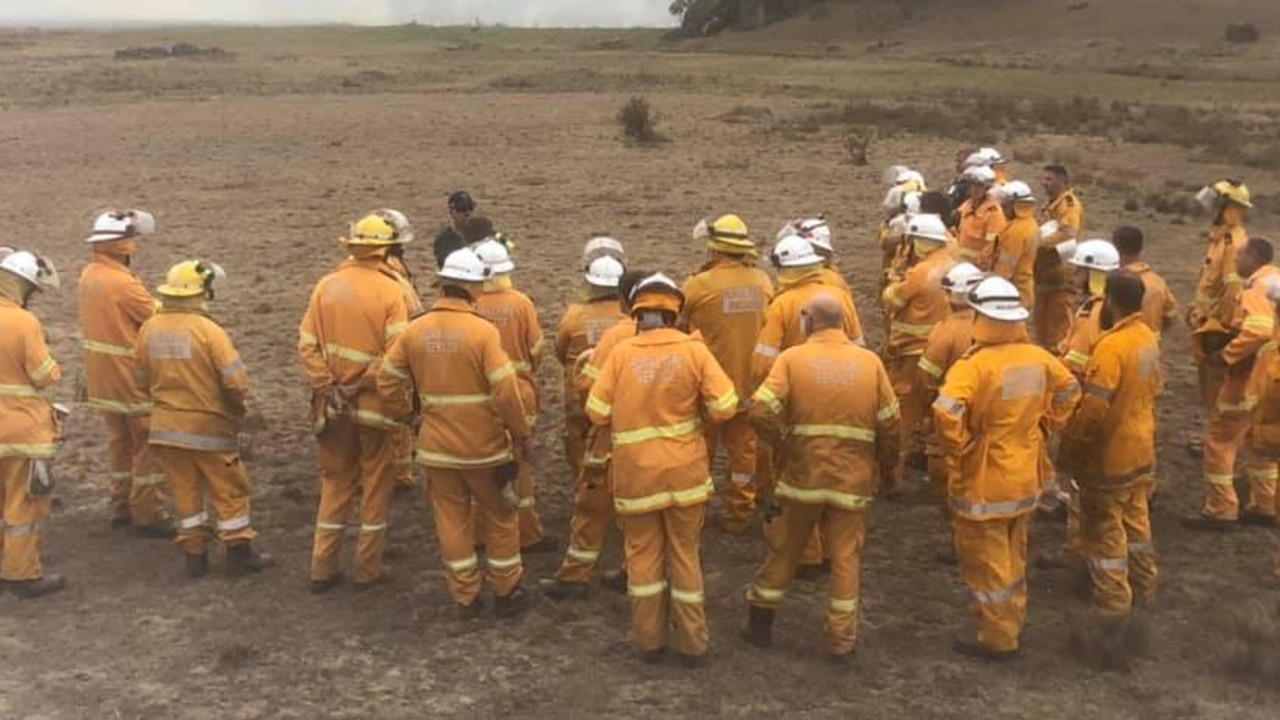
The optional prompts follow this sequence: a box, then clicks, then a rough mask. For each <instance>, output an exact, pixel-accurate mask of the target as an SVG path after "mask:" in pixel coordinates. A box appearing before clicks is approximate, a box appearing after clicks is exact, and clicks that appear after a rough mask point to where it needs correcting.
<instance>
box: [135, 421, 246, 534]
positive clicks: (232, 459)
mask: <svg viewBox="0 0 1280 720" xmlns="http://www.w3.org/2000/svg"><path fill="white" fill-rule="evenodd" d="M151 454H152V456H153V457H155V459H156V462H157V463H159V465H160V467H161V469H162V470H164V474H165V475H166V476H167V477H168V478H169V492H171V493H172V494H173V505H174V507H175V508H176V509H177V511H178V522H177V529H178V539H177V541H176V542H177V543H178V547H180V548H182V551H183V552H184V553H187V554H188V555H200V554H203V553H204V552H205V551H206V550H208V548H209V541H210V540H212V539H213V536H214V531H215V529H216V531H217V536H218V539H219V540H221V541H222V544H224V545H234V544H236V543H246V542H251V541H252V540H253V539H254V538H255V537H257V536H258V534H257V533H256V532H254V530H253V526H252V525H251V523H250V520H249V495H250V490H249V476H248V475H246V474H245V471H244V465H243V464H242V463H241V462H240V457H239V455H237V454H236V453H226V452H207V451H204V450H188V449H186V448H178V447H169V446H167V445H152V446H151ZM206 496H207V497H208V502H207V503H206V501H205V498H206ZM206 507H207V508H208V509H206ZM209 511H212V512H213V518H210V517H209ZM215 521H216V523H215Z"/></svg>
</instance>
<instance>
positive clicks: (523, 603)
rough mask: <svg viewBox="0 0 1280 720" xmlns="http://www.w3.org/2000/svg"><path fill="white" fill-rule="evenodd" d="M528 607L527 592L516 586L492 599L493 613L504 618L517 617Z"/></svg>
mask: <svg viewBox="0 0 1280 720" xmlns="http://www.w3.org/2000/svg"><path fill="white" fill-rule="evenodd" d="M528 609H529V594H528V593H526V592H525V591H524V588H521V587H517V588H516V589H515V590H512V591H511V594H510V595H506V596H503V597H499V598H494V599H493V614H494V615H497V616H498V617H500V618H502V619H504V620H506V619H510V618H514V617H517V616H518V615H521V614H523V613H524V611H525V610H528Z"/></svg>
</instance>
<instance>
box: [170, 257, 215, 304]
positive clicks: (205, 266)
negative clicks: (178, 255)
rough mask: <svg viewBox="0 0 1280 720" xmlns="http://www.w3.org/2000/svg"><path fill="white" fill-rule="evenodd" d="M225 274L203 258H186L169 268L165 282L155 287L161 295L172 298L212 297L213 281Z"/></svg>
mask: <svg viewBox="0 0 1280 720" xmlns="http://www.w3.org/2000/svg"><path fill="white" fill-rule="evenodd" d="M226 276H227V274H226V273H225V272H223V270H222V268H221V267H219V266H218V265H215V264H214V263H210V262H204V261H203V260H186V261H183V262H180V263H178V264H177V265H174V266H173V267H171V268H169V274H168V275H166V276H165V282H164V284H163V285H161V286H160V287H158V288H156V290H157V291H159V293H160V294H161V295H164V296H166V297H172V298H190V297H200V296H202V295H203V296H204V297H205V298H208V299H210V300H212V299H213V281H214V280H216V279H221V278H225V277H226Z"/></svg>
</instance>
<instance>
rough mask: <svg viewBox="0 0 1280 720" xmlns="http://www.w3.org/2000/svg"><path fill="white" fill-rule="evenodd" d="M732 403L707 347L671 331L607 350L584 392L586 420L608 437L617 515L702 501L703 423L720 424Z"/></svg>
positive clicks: (706, 469) (729, 385) (705, 470)
mask: <svg viewBox="0 0 1280 720" xmlns="http://www.w3.org/2000/svg"><path fill="white" fill-rule="evenodd" d="M739 404H740V403H739V400H738V393H737V392H736V391H735V390H734V389H733V381H732V380H730V379H729V376H728V375H726V374H725V372H724V370H722V369H721V368H720V364H719V363H717V362H716V359H715V357H714V356H712V354H711V351H710V350H708V349H707V346H706V345H704V344H703V343H702V342H701V341H700V340H697V339H695V338H692V337H690V336H689V335H687V334H685V333H683V332H680V331H679V330H675V329H672V328H661V329H657V330H650V331H647V332H643V333H641V334H640V335H638V336H636V337H635V338H634V339H632V340H628V341H626V342H624V343H622V344H621V345H618V346H617V347H615V348H614V349H613V352H612V353H610V354H609V359H608V360H605V363H604V366H603V367H601V369H600V380H598V381H597V382H596V384H595V386H594V387H592V388H591V396H590V397H589V398H588V399H587V415H588V417H590V418H591V422H592V423H594V424H595V425H598V426H602V427H603V426H608V427H609V429H610V432H611V433H612V438H613V495H614V508H615V509H616V510H617V512H618V514H620V515H637V514H642V513H649V512H656V511H658V510H663V509H665V508H668V507H673V506H676V507H687V506H690V505H697V504H700V503H704V502H706V501H707V499H708V498H709V497H710V496H711V492H712V484H711V469H710V464H709V460H708V458H707V443H706V441H705V440H704V439H703V435H702V426H703V422H704V418H705V419H706V420H709V421H711V422H723V421H725V420H728V419H729V418H731V417H733V416H734V415H736V414H737V412H738V406H739Z"/></svg>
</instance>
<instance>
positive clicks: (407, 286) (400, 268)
mask: <svg viewBox="0 0 1280 720" xmlns="http://www.w3.org/2000/svg"><path fill="white" fill-rule="evenodd" d="M387 266H388V267H390V268H391V269H392V270H394V271H395V273H396V282H397V283H398V284H399V285H400V292H402V293H404V306H405V308H407V309H408V311H409V317H410V318H416V317H418V316H419V315H421V314H422V313H423V312H425V311H426V308H424V307H423V306H422V297H421V296H420V295H418V289H417V288H415V287H414V286H413V281H412V280H410V279H409V266H408V265H405V264H404V260H402V259H400V258H398V257H395V256H388V257H387Z"/></svg>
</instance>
